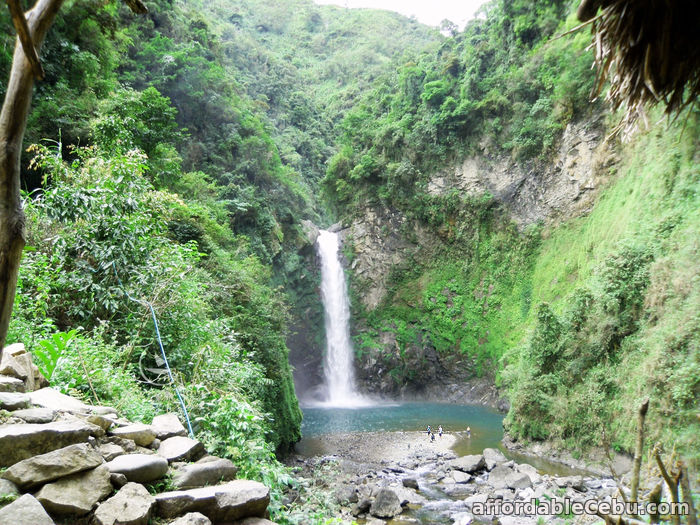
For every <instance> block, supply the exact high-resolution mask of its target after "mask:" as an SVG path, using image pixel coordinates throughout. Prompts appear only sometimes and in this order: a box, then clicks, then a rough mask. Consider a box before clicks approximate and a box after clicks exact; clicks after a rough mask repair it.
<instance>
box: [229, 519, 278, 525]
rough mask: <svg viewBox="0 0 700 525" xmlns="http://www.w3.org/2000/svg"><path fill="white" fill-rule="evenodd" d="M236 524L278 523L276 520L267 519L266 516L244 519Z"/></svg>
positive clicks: (261, 524)
mask: <svg viewBox="0 0 700 525" xmlns="http://www.w3.org/2000/svg"><path fill="white" fill-rule="evenodd" d="M236 525H277V524H276V523H275V522H274V521H270V520H266V519H265V518H246V519H244V520H243V521H238V522H236Z"/></svg>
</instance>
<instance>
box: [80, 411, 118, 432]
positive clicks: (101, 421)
mask: <svg viewBox="0 0 700 525" xmlns="http://www.w3.org/2000/svg"><path fill="white" fill-rule="evenodd" d="M85 420H86V421H87V422H88V423H92V424H93V425H97V426H98V427H100V428H101V429H102V430H109V427H111V426H112V420H111V419H109V418H107V417H105V416H101V415H99V414H89V415H87V416H85Z"/></svg>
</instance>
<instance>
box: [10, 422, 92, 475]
mask: <svg viewBox="0 0 700 525" xmlns="http://www.w3.org/2000/svg"><path fill="white" fill-rule="evenodd" d="M90 430H91V429H90V426H89V425H88V424H86V423H82V422H80V421H54V422H53V423H46V424H19V425H5V426H0V467H9V466H10V465H14V464H15V463H17V462H18V461H22V460H23V459H27V458H31V457H32V456H36V455H37V454H45V453H46V452H51V451H52V450H56V449H59V448H63V447H66V446H68V445H72V444H74V443H83V442H85V441H87V439H88V436H89V435H90Z"/></svg>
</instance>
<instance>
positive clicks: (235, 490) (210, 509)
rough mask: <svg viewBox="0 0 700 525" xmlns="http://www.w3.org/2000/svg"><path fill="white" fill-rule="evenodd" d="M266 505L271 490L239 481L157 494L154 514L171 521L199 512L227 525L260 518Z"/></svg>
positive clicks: (258, 484)
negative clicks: (183, 515)
mask: <svg viewBox="0 0 700 525" xmlns="http://www.w3.org/2000/svg"><path fill="white" fill-rule="evenodd" d="M269 503H270V491H269V490H268V488H267V487H266V486H265V485H263V484H262V483H259V482H257V481H249V480H242V479H239V480H235V481H229V482H228V483H225V484H223V485H217V486H213V487H203V488H199V489H190V490H177V491H172V492H163V493H162V494H157V495H156V505H157V507H156V513H157V514H158V516H161V517H163V518H174V517H177V516H180V515H182V514H185V513H187V512H201V513H202V514H204V515H205V516H206V517H207V518H209V519H210V520H211V521H212V522H213V523H219V522H224V523H227V522H231V521H235V520H240V519H243V518H249V517H258V518H262V517H264V515H265V511H266V509H267V505H268V504H269Z"/></svg>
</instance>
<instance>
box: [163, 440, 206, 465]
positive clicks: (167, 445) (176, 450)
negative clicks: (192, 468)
mask: <svg viewBox="0 0 700 525" xmlns="http://www.w3.org/2000/svg"><path fill="white" fill-rule="evenodd" d="M204 453H205V450H204V445H202V443H201V442H199V441H197V440H196V439H192V438H188V437H182V436H176V437H171V438H168V439H166V440H165V441H163V442H162V443H161V444H160V446H159V447H158V455H159V456H162V457H164V458H165V459H167V460H168V462H169V463H172V462H173V461H194V460H197V459H199V458H201V457H202V455H204Z"/></svg>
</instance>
